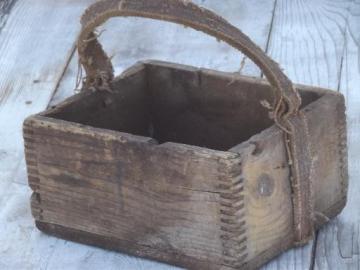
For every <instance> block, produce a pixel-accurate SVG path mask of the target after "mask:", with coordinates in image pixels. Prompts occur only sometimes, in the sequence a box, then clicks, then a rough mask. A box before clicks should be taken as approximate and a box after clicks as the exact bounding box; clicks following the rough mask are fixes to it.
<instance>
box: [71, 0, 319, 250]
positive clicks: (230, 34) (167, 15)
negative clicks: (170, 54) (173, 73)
mask: <svg viewBox="0 0 360 270" xmlns="http://www.w3.org/2000/svg"><path fill="white" fill-rule="evenodd" d="M115 16H125V17H126V16H135V17H146V18H152V19H158V20H164V21H170V22H174V23H178V24H183V25H185V26H189V27H192V28H194V29H196V30H200V31H202V32H205V33H207V34H209V35H211V36H214V37H216V38H217V39H220V40H223V41H225V42H226V43H228V44H229V45H231V46H232V47H234V48H236V49H238V50H239V51H241V52H242V53H244V54H245V55H247V56H248V57H249V58H250V59H251V60H252V61H253V62H254V63H255V64H256V65H258V66H259V68H260V69H261V70H262V72H263V73H264V75H265V76H266V78H267V79H268V81H269V83H270V84H271V85H272V87H273V89H274V92H275V98H274V102H273V107H272V110H273V112H272V117H273V118H274V120H275V123H276V124H277V125H278V126H279V127H280V128H281V129H282V130H284V131H285V132H284V136H285V139H284V142H285V145H286V147H287V149H288V153H287V154H288V159H289V163H290V164H289V165H290V169H291V170H290V171H291V184H292V192H293V207H294V228H295V242H296V243H303V242H305V241H307V240H308V239H309V238H311V237H312V235H313V218H312V215H313V214H312V198H311V180H310V175H311V167H312V165H311V164H312V162H311V160H312V159H311V154H310V149H309V140H308V136H309V134H308V130H307V121H306V119H305V116H304V115H302V114H299V108H300V105H301V98H300V96H299V94H298V92H297V90H296V89H295V88H294V87H293V84H292V83H291V81H290V80H289V79H288V78H287V77H286V75H285V74H284V73H283V72H282V70H281V69H280V67H279V65H278V64H277V63H276V62H274V61H273V60H272V59H271V58H270V57H268V56H267V55H266V54H265V53H264V52H263V51H262V49H261V48H259V47H258V46H256V45H255V44H254V43H253V42H252V41H251V40H250V39H249V38H248V37H247V36H246V35H245V34H243V33H242V32H241V31H240V30H239V29H237V28H236V27H234V26H232V25H231V24H229V23H228V22H227V21H225V20H224V19H223V18H221V17H220V16H218V15H216V14H214V13H213V12H211V11H209V10H207V9H204V8H200V7H198V6H196V5H195V4H193V3H192V2H190V1H189V0H102V1H99V2H97V3H95V4H93V5H92V6H90V7H89V8H88V9H87V10H86V12H85V14H84V15H83V17H82V19H81V23H82V31H81V33H80V36H79V39H78V52H79V56H80V62H81V64H82V65H83V67H84V69H85V72H86V75H87V77H86V81H85V86H84V87H85V88H88V87H90V86H94V87H101V85H106V86H107V85H109V83H110V82H111V80H112V79H113V78H114V74H113V67H112V64H111V61H110V59H109V57H108V56H107V55H106V53H105V52H104V50H103V49H102V46H101V45H100V44H99V42H98V40H97V38H96V35H95V34H94V32H93V31H94V29H95V28H96V27H97V26H99V25H101V24H102V23H104V22H105V21H107V20H108V19H109V18H111V17H115ZM304 149H305V150H304ZM303 160H305V162H303Z"/></svg>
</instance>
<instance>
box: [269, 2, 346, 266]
mask: <svg viewBox="0 0 360 270" xmlns="http://www.w3.org/2000/svg"><path fill="white" fill-rule="evenodd" d="M350 4H351V1H350V0H349V1H334V2H330V1H322V0H317V1H300V0H296V1H286V0H278V1H277V4H276V9H275V17H274V23H273V28H272V34H271V37H270V41H269V50H268V53H269V54H270V56H271V57H273V58H274V60H275V61H277V62H279V63H280V65H281V67H282V68H283V69H284V71H285V73H286V74H287V75H288V76H289V77H290V79H292V80H293V82H297V83H301V84H308V85H315V86H321V87H326V88H330V89H334V90H335V91H336V90H337V88H338V84H339V82H340V75H341V74H340V70H341V63H342V55H343V51H344V44H345V40H344V29H345V26H346V20H345V18H346V17H347V14H348V8H349V7H350ZM314 251H315V247H314V246H313V244H309V245H307V246H305V247H303V248H298V249H294V250H291V251H289V252H287V253H285V254H283V255H282V256H281V257H280V258H279V259H278V260H276V261H273V262H271V263H269V264H268V265H267V266H266V267H264V269H268V270H270V269H309V268H311V267H312V265H313V260H314V256H313V255H314Z"/></svg>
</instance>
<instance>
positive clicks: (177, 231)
mask: <svg viewBox="0 0 360 270" xmlns="http://www.w3.org/2000/svg"><path fill="white" fill-rule="evenodd" d="M29 125H31V127H32V128H31V129H32V143H33V145H32V147H33V148H34V149H35V151H36V168H37V178H36V179H35V178H34V179H33V180H31V179H30V182H31V185H32V186H33V189H34V192H35V195H34V196H33V198H32V209H33V215H34V216H35V219H36V220H38V221H39V222H42V223H50V224H57V225H59V226H63V227H66V228H69V229H73V230H78V231H83V232H88V233H90V234H93V235H99V236H104V237H107V238H115V239H118V240H120V241H124V242H131V243H133V244H134V246H137V247H144V250H145V249H146V250H148V249H154V250H156V252H158V253H159V256H150V257H151V258H154V259H160V260H165V259H163V258H162V257H161V254H165V253H169V251H171V252H170V253H171V254H174V255H172V256H171V259H169V258H168V259H166V261H168V262H170V263H174V264H179V262H182V261H183V259H184V258H185V259H186V258H192V259H194V260H197V261H199V262H202V263H204V264H206V263H210V262H211V263H213V264H215V265H220V264H226V263H227V261H226V260H224V256H223V251H224V241H222V237H224V231H223V230H222V227H221V225H222V224H221V222H220V217H221V213H222V212H221V210H222V209H224V208H222V207H221V206H220V202H224V200H223V199H222V196H226V194H228V193H229V192H228V189H225V191H224V190H223V188H224V186H222V185H224V184H226V183H227V182H228V179H229V177H230V178H231V177H235V176H234V174H235V172H234V170H233V165H234V164H239V162H238V155H236V154H233V153H226V152H217V151H212V150H206V149H203V150H202V149H201V148H196V147H190V146H184V145H178V144H172V143H168V144H164V145H155V144H153V143H152V142H151V140H150V138H148V139H149V140H148V141H146V138H140V139H139V138H135V139H134V138H131V135H126V136H128V138H126V137H125V135H124V136H121V135H119V134H121V133H117V134H115V133H112V132H110V133H107V132H106V131H103V130H98V129H93V128H85V127H80V126H77V125H73V124H70V123H67V122H64V121H59V120H50V119H46V118H43V117H38V118H37V119H35V120H34V121H32V122H29ZM129 138H130V139H131V140H130V139H129ZM229 160H231V161H229ZM234 166H235V165H234ZM234 192H235V191H234ZM231 209H232V206H231ZM236 221H241V220H240V219H236ZM230 227H231V226H230ZM224 229H226V228H225V227H224ZM230 229H231V228H230ZM102 246H104V245H102ZM228 250H230V249H228ZM129 252H131V253H132V254H133V252H132V251H129ZM154 252H155V251H154ZM136 255H140V256H142V255H143V256H145V255H146V254H145V253H144V254H143V253H142V252H141V250H139V251H138V252H137V253H136ZM180 258H182V259H180ZM221 267H223V265H222V266H221ZM224 267H225V266H224ZM219 268H220V267H219Z"/></svg>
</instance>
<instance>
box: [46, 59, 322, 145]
mask: <svg viewBox="0 0 360 270" xmlns="http://www.w3.org/2000/svg"><path fill="white" fill-rule="evenodd" d="M125 74H126V75H125ZM112 88H113V92H112V93H110V92H100V91H97V92H92V91H90V90H89V91H83V92H82V93H80V94H78V95H75V96H73V97H72V98H70V99H69V100H67V101H65V102H64V103H63V104H60V105H59V106H56V107H55V108H53V109H50V110H49V111H47V112H45V113H44V115H45V116H47V117H51V118H56V119H61V120H66V121H70V122H75V123H80V124H84V125H88V126H92V127H96V128H104V129H110V130H115V131H120V132H126V133H130V134H134V135H141V136H147V137H152V138H154V139H155V140H157V141H158V143H159V144H161V143H164V142H176V143H182V144H188V145H195V146H200V147H206V148H210V149H215V150H221V151H226V150H228V149H230V148H232V147H234V146H236V145H237V144H239V143H241V142H243V141H246V140H248V139H249V138H250V137H251V136H253V135H255V134H257V133H259V132H261V131H262V130H264V129H266V128H268V127H270V126H271V125H273V121H272V120H271V119H269V117H268V110H267V109H266V108H264V107H263V106H262V105H261V104H260V101H262V100H266V101H268V102H269V103H271V101H272V99H273V96H272V95H273V93H272V90H271V87H270V86H269V85H268V84H267V83H264V82H261V81H259V80H256V79H251V78H250V79H248V78H245V77H240V76H238V77H234V76H231V75H229V74H227V73H220V72H215V71H210V70H200V69H196V68H192V67H185V66H180V65H176V64H138V65H137V66H135V67H133V68H131V69H129V70H128V71H127V72H126V73H124V74H123V75H122V76H120V77H118V78H117V79H116V80H115V81H114V83H113V87H112ZM299 91H300V94H301V97H302V100H303V105H302V106H303V107H304V106H306V105H308V104H310V103H311V102H314V101H315V100H317V99H319V98H320V97H321V96H322V94H321V93H320V92H316V91H309V90H303V89H299Z"/></svg>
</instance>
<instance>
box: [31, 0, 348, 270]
mask: <svg viewBox="0 0 360 270" xmlns="http://www.w3.org/2000/svg"><path fill="white" fill-rule="evenodd" d="M106 2H109V3H110V4H111V3H113V2H118V1H103V2H102V4H104V3H106ZM121 2H122V3H123V5H122V6H121V10H120V9H119V10H120V11H122V10H124V9H125V10H130V11H132V12H133V11H134V9H136V8H143V7H146V8H147V9H151V5H150V4H149V5H150V6H147V4H144V3H143V2H142V1H121ZM140 2H141V3H142V5H140V4H139V3H140ZM152 2H154V3H158V4H161V3H168V2H171V4H174V6H175V7H181V8H183V9H187V8H189V7H190V8H191V9H193V10H195V11H196V7H194V5H193V4H186V3H183V2H182V1H160V0H153V1H147V2H146V3H152ZM124 3H125V4H124ZM134 3H135V6H131V5H132V4H134ZM136 3H137V4H138V5H136ZM154 3H153V4H154ZM110 7H111V8H114V7H113V6H112V5H110ZM96 8H98V6H96V4H95V10H96ZM107 8H109V7H107ZM160 10H163V9H161V8H160ZM90 11H91V10H90ZM198 11H199V12H204V10H203V9H201V10H198ZM154 12H155V11H154ZM164 12H165V11H164ZM205 12H207V11H205ZM86 14H93V13H91V12H88V13H86ZM131 14H133V15H134V14H135V13H134V12H133V13H131ZM209 14H211V13H209ZM135 15H136V14H135ZM142 15H143V14H142ZM85 18H86V17H85ZM216 18H217V17H216ZM85 21H86V20H85ZM102 21H103V19H102ZM102 21H101V22H102ZM83 26H84V28H85V26H86V22H85V23H84V21H83ZM87 34H88V33H87ZM80 38H81V37H80ZM94 40H95V39H92V40H91V41H90V42H93V41H94ZM80 45H81V44H80ZM79 48H80V49H79V52H80V54H81V53H84V51H81V46H79ZM245 52H246V51H245ZM255 60H256V59H255ZM85 68H86V67H85ZM86 71H87V73H88V74H89V73H91V69H90V68H89V67H87V68H86ZM265 71H266V68H265ZM265 73H266V74H265V75H268V78H271V74H270V75H269V72H265ZM101 78H102V79H103V78H104V77H101ZM94 81H95V80H93V82H94ZM270 82H271V83H272V84H274V82H273V81H271V80H270ZM102 83H103V82H102ZM89 85H90V84H89V81H87V82H85V86H84V91H82V92H81V93H80V94H77V95H75V96H73V97H71V98H69V99H67V100H66V101H65V102H63V103H61V104H59V105H58V106H56V107H53V108H51V109H49V110H47V111H45V112H43V113H40V114H38V115H35V116H31V117H29V118H28V119H26V121H25V123H24V140H25V153H26V163H27V168H28V176H29V185H30V186H31V188H32V190H33V195H32V198H31V209H32V214H33V216H34V218H35V220H36V225H37V227H38V228H39V229H40V230H42V231H44V232H46V233H49V234H52V235H56V236H59V237H61V238H64V239H69V240H73V241H77V242H81V243H86V244H91V245H96V246H99V247H103V248H107V249H112V250H117V251H121V252H125V253H129V254H133V255H137V256H141V257H145V258H150V259H155V260H158V261H163V262H168V263H170V264H174V265H178V266H182V267H186V268H188V269H210V270H211V269H214V270H218V269H229V270H230V269H255V268H258V267H259V266H260V265H262V264H263V263H265V262H266V261H268V260H269V259H270V258H273V257H274V256H276V255H278V254H279V253H281V252H282V251H284V250H286V249H289V248H291V247H293V246H295V245H298V244H304V243H306V242H307V241H308V240H309V239H311V237H312V233H313V231H314V229H316V228H318V227H319V226H321V225H322V224H324V223H325V222H326V221H328V220H329V219H330V218H332V217H334V216H336V215H337V214H338V213H339V212H340V211H341V209H342V208H343V207H344V205H345V203H346V193H347V192H346V191H347V164H346V124H345V106H344V99H343V96H342V95H341V94H339V93H336V92H333V91H328V90H324V89H319V88H313V87H306V86H301V85H297V86H295V88H294V91H296V93H299V94H300V96H301V100H302V104H301V107H300V109H299V111H298V112H297V113H294V114H293V115H291V118H290V119H291V120H290V121H291V123H293V124H294V126H295V127H294V130H293V131H295V132H293V131H292V132H290V133H289V134H290V135H287V131H286V130H285V131H284V130H283V127H284V123H285V122H284V123H277V124H274V120H273V119H274V118H275V117H274V116H273V117H272V118H273V119H270V118H269V113H268V108H266V107H270V105H269V104H268V102H264V101H265V100H267V101H269V100H273V99H274V95H273V86H271V85H270V84H269V83H268V82H267V81H265V80H262V79H256V78H250V77H243V76H234V75H233V74H229V73H221V72H217V71H212V70H206V69H197V68H193V67H188V66H182V65H178V64H169V63H163V62H157V61H146V62H140V63H139V64H137V65H135V66H134V67H132V68H130V69H128V70H127V71H126V72H124V73H123V74H122V75H120V76H119V77H116V78H114V79H112V78H111V80H109V84H108V85H107V86H108V87H109V89H110V90H111V91H99V89H100V87H96V86H93V85H90V86H89ZM275 98H276V95H275ZM280 100H281V99H280ZM299 119H306V126H302V124H301V123H302V122H300V120H299ZM298 126H299V129H297V128H296V127H298ZM301 130H305V131H306V132H305V133H304V134H305V135H306V136H305V135H304V136H303V133H301ZM297 134H300V135H301V136H298V137H297ZM307 135H308V136H307ZM291 141H293V142H294V144H291V143H289V142H291ZM300 142H304V145H300ZM309 147H310V148H311V152H310V154H308V153H305V150H307V149H308V148H309ZM309 156H310V158H309ZM297 158H299V160H298V159H297ZM307 159H309V160H310V162H307V161H308V160H307ZM297 165H298V167H296V166H297ZM307 171H308V172H309V174H308V175H306V174H305V172H307ZM294 172H295V173H294ZM296 173H298V174H299V175H297V174H296ZM304 175H305V176H306V177H307V176H308V178H309V179H307V178H306V177H304ZM296 177H298V178H299V179H300V181H299V182H296V181H295V180H294V179H295V178H296ZM299 187H300V188H299ZM302 199H303V200H302ZM304 224H305V225H304ZM301 230H302V231H301Z"/></svg>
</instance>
